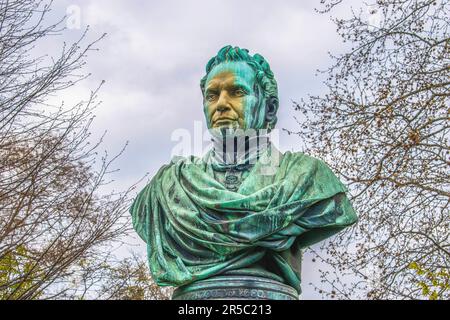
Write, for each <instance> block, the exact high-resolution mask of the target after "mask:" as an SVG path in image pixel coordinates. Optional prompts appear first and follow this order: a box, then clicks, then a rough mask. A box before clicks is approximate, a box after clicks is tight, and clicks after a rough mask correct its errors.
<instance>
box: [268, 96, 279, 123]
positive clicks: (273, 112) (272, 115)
mask: <svg viewBox="0 0 450 320" xmlns="http://www.w3.org/2000/svg"><path fill="white" fill-rule="evenodd" d="M277 110H278V99H277V98H274V97H270V98H269V99H267V102H266V123H267V124H268V127H269V128H270V129H273V127H275V123H276V121H277Z"/></svg>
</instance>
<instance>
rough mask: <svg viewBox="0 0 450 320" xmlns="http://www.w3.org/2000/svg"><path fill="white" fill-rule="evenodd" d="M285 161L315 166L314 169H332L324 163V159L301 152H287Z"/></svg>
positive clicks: (284, 157)
mask: <svg viewBox="0 0 450 320" xmlns="http://www.w3.org/2000/svg"><path fill="white" fill-rule="evenodd" d="M283 159H284V160H286V161H289V162H296V163H299V164H301V165H302V166H306V165H307V166H314V167H316V166H317V167H321V168H328V169H329V170H331V169H330V166H329V165H328V164H327V163H326V162H325V161H323V160H322V159H319V158H316V157H313V156H311V155H309V154H306V153H304V152H301V151H295V152H291V151H287V152H285V153H284V154H283Z"/></svg>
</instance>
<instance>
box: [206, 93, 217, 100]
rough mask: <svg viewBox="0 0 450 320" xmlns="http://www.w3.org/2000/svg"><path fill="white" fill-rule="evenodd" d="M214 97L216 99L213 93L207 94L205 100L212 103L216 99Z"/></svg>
mask: <svg viewBox="0 0 450 320" xmlns="http://www.w3.org/2000/svg"><path fill="white" fill-rule="evenodd" d="M216 97H217V95H216V94H215V93H208V94H207V95H206V97H205V98H206V100H208V101H214V100H215V99H216Z"/></svg>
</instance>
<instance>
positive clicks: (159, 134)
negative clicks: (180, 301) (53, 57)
mask: <svg viewBox="0 0 450 320" xmlns="http://www.w3.org/2000/svg"><path fill="white" fill-rule="evenodd" d="M348 2H349V1H348ZM353 2H354V3H358V2H357V1H353ZM318 3H319V1H318V0H317V1H314V0H308V1H298V0H289V1H286V0H285V1H277V2H275V1H266V0H258V1H250V0H227V1H223V0H221V1H218V0H203V1H200V0H190V1H182V0H177V1H175V0H169V1H168V0H163V1H162V0H161V1H153V0H152V1H137V0H135V1H131V0H128V1H111V0H95V1H94V0H80V1H67V0H58V1H56V2H55V4H54V8H53V9H54V11H53V12H52V17H58V16H61V15H64V14H66V13H69V23H70V24H69V27H70V28H71V29H70V30H68V31H67V32H65V33H64V34H63V37H64V39H63V40H66V41H67V42H70V41H74V40H75V39H76V38H78V37H79V36H80V35H81V34H82V32H83V31H84V29H85V28H86V26H87V25H89V26H90V31H89V34H88V36H89V39H94V38H96V37H98V36H100V35H101V34H103V33H105V32H106V33H107V34H108V35H107V37H106V38H105V39H104V40H102V41H101V42H100V43H99V44H98V45H97V47H98V48H99V49H100V51H98V52H96V51H95V52H91V53H90V54H89V57H88V59H87V62H88V63H87V65H86V68H85V72H90V73H92V76H91V77H90V78H89V79H88V80H86V81H84V82H82V83H81V84H80V85H78V86H77V87H76V88H75V89H71V90H70V91H68V92H66V93H65V94H64V95H63V96H61V97H58V98H63V99H64V100H65V101H66V103H70V102H76V101H79V100H80V99H84V98H86V97H87V95H88V93H89V90H91V89H93V88H95V87H96V86H97V85H98V84H99V83H100V82H101V81H102V80H105V81H106V83H105V85H104V86H103V88H102V89H101V92H100V100H102V101H103V102H102V104H101V105H100V107H99V108H98V109H97V111H96V115H97V118H96V121H95V122H94V125H93V127H92V131H93V133H94V135H96V136H98V135H100V134H101V132H103V131H104V130H108V134H107V136H106V139H105V143H104V144H103V149H107V150H108V151H109V152H110V153H115V152H118V151H119V150H120V149H121V147H122V146H123V145H124V144H125V142H127V141H129V146H128V148H127V149H126V151H125V153H124V154H123V155H122V157H121V158H119V160H118V161H117V162H116V167H117V168H120V170H121V171H120V172H119V173H117V174H115V176H114V177H115V180H116V181H115V184H114V187H116V188H119V189H125V188H126V187H127V186H129V185H130V184H132V183H134V182H136V181H137V180H139V179H140V178H141V177H142V176H143V175H144V174H145V173H147V172H148V173H149V174H150V176H151V175H153V174H154V173H156V171H157V170H158V169H159V167H161V165H163V164H165V163H167V162H168V161H170V155H171V150H172V148H173V147H174V145H175V144H176V142H174V141H171V134H172V132H173V131H174V130H175V129H178V128H185V129H187V130H189V131H192V130H193V128H194V121H200V122H203V123H204V117H203V112H202V96H201V92H200V89H199V81H200V78H201V77H202V76H203V75H204V72H205V64H206V63H207V61H208V60H209V59H210V58H211V57H212V56H214V55H215V54H216V53H217V51H218V50H219V49H220V48H221V47H223V46H224V45H228V44H231V45H233V46H240V47H243V48H248V49H249V50H250V53H252V54H253V53H260V54H262V55H263V56H264V57H265V58H266V59H267V60H268V61H269V63H270V65H271V68H272V71H273V72H274V74H275V77H276V80H277V81H278V87H279V97H280V109H279V112H278V118H279V120H278V124H277V127H278V128H287V129H291V130H295V129H296V126H297V124H296V122H295V120H294V118H293V117H294V115H295V112H294V110H293V108H292V100H300V99H301V98H302V97H306V96H307V95H308V94H317V93H320V92H322V91H323V89H324V88H323V86H322V84H321V78H320V77H316V76H315V73H316V69H318V68H319V69H324V68H325V67H326V66H328V65H329V64H330V63H331V60H330V58H329V56H328V54H327V52H328V51H331V52H333V53H337V52H341V51H342V50H343V49H344V48H343V45H342V43H341V40H340V39H339V38H338V36H337V34H336V27H335V25H334V24H333V23H332V22H331V21H330V17H329V15H327V14H324V15H321V14H318V13H316V12H315V11H314V6H315V5H316V4H318ZM347 12H348V11H347V8H346V7H343V8H342V9H340V10H339V11H338V12H335V14H339V15H343V14H346V13H347ZM78 13H79V16H78ZM78 18H79V22H80V28H77V23H78V20H76V19H78ZM74 19H75V20H74ZM60 40H61V39H59V38H55V39H53V40H52V43H51V44H47V46H48V48H46V50H49V52H52V50H57V48H58V47H60V45H61V42H60ZM61 41H62V40H61ZM280 141H281V145H280V148H281V150H282V151H285V150H294V151H298V150H300V149H301V146H302V141H301V139H300V138H299V137H296V136H288V135H287V134H286V133H282V134H281V137H280ZM141 187H143V185H141ZM138 242H139V241H138ZM141 247H142V251H143V252H145V249H144V246H141ZM310 260H311V259H310V257H309V256H306V258H305V261H304V266H303V274H302V277H303V279H304V280H303V295H302V298H305V299H308V298H314V297H320V296H319V295H317V294H316V293H315V292H314V291H313V290H312V288H311V287H310V286H309V285H308V283H309V282H311V281H314V282H316V283H317V284H318V279H317V268H318V265H317V264H313V263H311V262H310Z"/></svg>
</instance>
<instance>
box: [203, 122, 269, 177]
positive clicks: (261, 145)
mask: <svg viewBox="0 0 450 320" xmlns="http://www.w3.org/2000/svg"><path fill="white" fill-rule="evenodd" d="M212 142H213V148H212V164H213V168H214V169H218V170H221V169H225V170H226V169H237V170H242V169H246V168H248V167H251V166H252V165H254V164H255V163H256V162H257V161H258V160H259V158H260V156H261V155H262V154H263V153H264V152H265V151H266V150H267V149H268V148H270V145H271V143H270V139H269V135H268V133H267V130H252V131H251V133H242V132H241V133H240V134H238V135H235V134H221V135H213V138H212Z"/></svg>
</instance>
